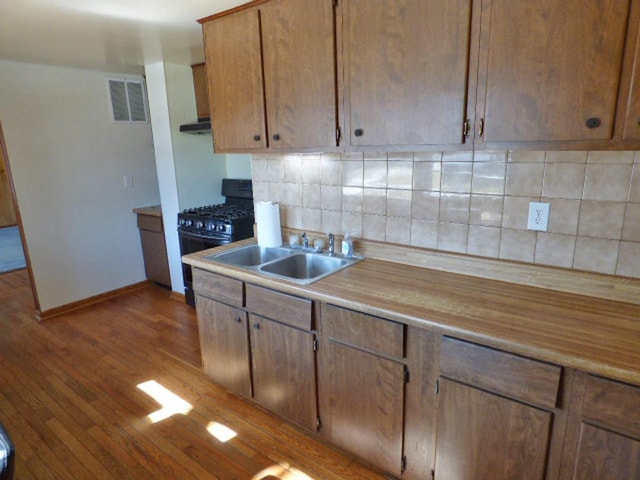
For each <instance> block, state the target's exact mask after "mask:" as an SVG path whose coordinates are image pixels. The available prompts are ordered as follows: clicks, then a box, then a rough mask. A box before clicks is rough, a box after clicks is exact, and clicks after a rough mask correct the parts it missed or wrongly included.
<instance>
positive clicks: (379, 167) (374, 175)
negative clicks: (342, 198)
mask: <svg viewBox="0 0 640 480" xmlns="http://www.w3.org/2000/svg"><path fill="white" fill-rule="evenodd" d="M364 186H365V187H369V188H387V161H386V160H366V161H365V162H364Z"/></svg>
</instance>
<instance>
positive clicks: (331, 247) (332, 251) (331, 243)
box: [327, 232, 336, 257]
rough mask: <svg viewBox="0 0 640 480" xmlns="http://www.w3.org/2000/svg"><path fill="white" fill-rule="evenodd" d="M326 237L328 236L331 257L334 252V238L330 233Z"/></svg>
mask: <svg viewBox="0 0 640 480" xmlns="http://www.w3.org/2000/svg"><path fill="white" fill-rule="evenodd" d="M327 235H328V236H329V255H331V256H332V257H333V256H334V255H335V251H336V237H335V236H334V235H333V233H331V232H329V233H328V234H327Z"/></svg>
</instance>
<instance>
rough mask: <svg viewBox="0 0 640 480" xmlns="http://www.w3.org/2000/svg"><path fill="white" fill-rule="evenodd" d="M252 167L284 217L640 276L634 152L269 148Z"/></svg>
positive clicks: (261, 191) (372, 235)
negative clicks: (541, 215) (542, 217)
mask: <svg viewBox="0 0 640 480" xmlns="http://www.w3.org/2000/svg"><path fill="white" fill-rule="evenodd" d="M252 177H253V182H254V183H253V184H254V197H255V200H256V201H263V200H271V201H274V202H278V203H279V204H280V205H281V219H282V224H283V226H285V227H289V228H295V229H304V230H309V231H316V232H329V231H330V232H333V233H335V234H336V235H342V234H345V233H350V234H351V235H352V236H353V237H355V238H365V239H370V240H377V241H384V242H390V243H397V244H403V245H411V246H416V247H424V248H430V249H436V250H443V251H449V252H458V253H465V254H469V255H478V256H482V257H490V258H500V259H507V260H516V261H522V262H528V263H534V264H539V265H551V266H557V267H564V268H571V269H576V270H584V271H591V272H599V273H607V274H615V275H619V276H626V277H634V278H640V152H630V151H625V152H583V151H547V152H545V151H507V152H503V151H499V152H498V151H491V152H487V151H480V152H478V151H477V152H444V153H442V152H413V153H412V152H403V153H349V154H294V155H273V154H268V155H254V156H253V159H252ZM533 201H536V202H539V201H541V202H548V203H549V204H550V214H549V228H548V231H547V232H535V231H532V230H527V216H528V211H529V202H533Z"/></svg>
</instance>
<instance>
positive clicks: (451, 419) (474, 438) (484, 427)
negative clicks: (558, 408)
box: [435, 378, 552, 480]
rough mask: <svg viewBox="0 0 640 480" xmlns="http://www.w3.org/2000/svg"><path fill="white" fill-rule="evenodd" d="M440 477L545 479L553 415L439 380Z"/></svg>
mask: <svg viewBox="0 0 640 480" xmlns="http://www.w3.org/2000/svg"><path fill="white" fill-rule="evenodd" d="M439 397H440V399H439V410H438V432H437V443H436V467H435V479H436V480H478V479H492V480H519V479H520V480H525V479H526V480H542V479H543V478H544V477H545V467H546V463H547V454H548V441H549V434H550V428H551V420H552V413H550V412H547V411H544V410H539V409H537V408H534V407H531V406H528V405H525V404H523V403H519V402H516V401H513V400H509V399H506V398H504V397H500V396H498V395H493V394H491V393H487V392H485V391H482V390H479V389H476V388H473V387H470V386H467V385H463V384H461V383H458V382H455V381H451V380H447V379H444V378H441V379H440V380H439Z"/></svg>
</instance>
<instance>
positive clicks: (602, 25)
mask: <svg viewBox="0 0 640 480" xmlns="http://www.w3.org/2000/svg"><path fill="white" fill-rule="evenodd" d="M629 14H630V1H629V0H587V1H585V0H561V1H558V0H543V1H541V0H517V1H513V0H482V18H481V25H482V32H483V34H482V37H481V40H480V59H479V65H480V69H479V73H478V77H479V80H478V91H479V93H478V104H477V111H476V118H477V121H476V125H475V128H476V133H477V137H476V139H477V144H478V145H481V144H495V143H500V142H545V143H546V144H550V145H553V143H552V142H562V141H565V142H570V141H590V142H592V145H597V142H598V141H603V140H609V139H611V138H612V137H613V135H614V126H615V121H616V114H617V99H618V91H619V86H620V82H621V75H622V60H623V56H624V49H625V41H626V40H625V39H626V32H627V25H628V20H629ZM605 145H606V144H605Z"/></svg>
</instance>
